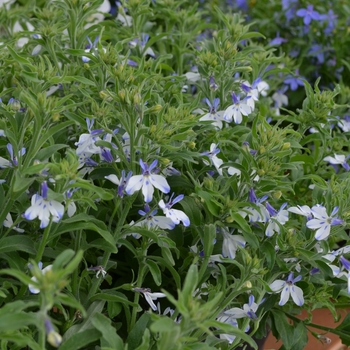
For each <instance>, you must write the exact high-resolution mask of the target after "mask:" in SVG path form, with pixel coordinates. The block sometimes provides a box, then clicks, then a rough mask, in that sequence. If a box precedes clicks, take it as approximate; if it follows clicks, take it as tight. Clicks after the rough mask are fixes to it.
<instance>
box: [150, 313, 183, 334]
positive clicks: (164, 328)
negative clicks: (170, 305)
mask: <svg viewBox="0 0 350 350" xmlns="http://www.w3.org/2000/svg"><path fill="white" fill-rule="evenodd" d="M175 327H179V325H178V324H177V323H175V322H174V320H173V319H171V318H170V317H161V318H160V319H159V320H157V321H155V322H153V323H152V324H151V326H150V329H151V331H152V332H153V333H158V332H159V333H163V332H171V330H172V328H175Z"/></svg>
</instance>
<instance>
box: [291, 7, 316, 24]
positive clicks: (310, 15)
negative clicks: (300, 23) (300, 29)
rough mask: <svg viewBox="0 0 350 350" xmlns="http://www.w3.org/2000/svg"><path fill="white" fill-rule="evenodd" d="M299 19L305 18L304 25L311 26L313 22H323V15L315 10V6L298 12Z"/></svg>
mask: <svg viewBox="0 0 350 350" xmlns="http://www.w3.org/2000/svg"><path fill="white" fill-rule="evenodd" d="M297 16H298V17H303V18H304V24H305V25H309V24H310V23H311V21H312V20H314V21H320V20H322V17H321V15H320V14H319V13H318V12H317V11H315V10H314V7H313V5H308V6H307V8H306V9H300V10H298V11H297Z"/></svg>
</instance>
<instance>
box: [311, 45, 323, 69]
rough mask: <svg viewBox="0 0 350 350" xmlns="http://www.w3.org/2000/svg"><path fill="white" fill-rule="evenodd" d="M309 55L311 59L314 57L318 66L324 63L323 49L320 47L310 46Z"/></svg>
mask: <svg viewBox="0 0 350 350" xmlns="http://www.w3.org/2000/svg"><path fill="white" fill-rule="evenodd" d="M309 55H310V56H312V57H316V59H317V61H318V63H319V64H323V63H324V61H325V55H324V49H323V47H322V46H321V45H318V44H314V45H311V48H310V50H309Z"/></svg>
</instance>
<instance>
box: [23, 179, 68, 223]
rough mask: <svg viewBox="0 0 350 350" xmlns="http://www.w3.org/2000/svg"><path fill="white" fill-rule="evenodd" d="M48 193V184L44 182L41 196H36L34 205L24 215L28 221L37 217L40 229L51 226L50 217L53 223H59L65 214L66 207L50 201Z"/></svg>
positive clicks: (33, 199)
mask: <svg viewBox="0 0 350 350" xmlns="http://www.w3.org/2000/svg"><path fill="white" fill-rule="evenodd" d="M47 192H48V186H47V182H46V181H44V182H43V183H42V184H41V196H40V195H39V194H34V195H33V196H32V205H31V206H30V207H29V208H28V209H27V210H26V211H25V213H24V214H23V216H24V217H25V218H26V219H27V220H34V219H35V218H36V217H37V218H38V219H39V220H40V228H45V227H46V226H47V225H48V224H49V222H50V216H52V221H53V222H58V221H59V220H61V219H62V216H63V213H64V206H63V205H62V204H61V203H59V202H57V201H55V200H53V199H52V200H49V199H48V198H47Z"/></svg>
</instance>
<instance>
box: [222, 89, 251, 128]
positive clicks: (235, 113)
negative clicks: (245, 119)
mask: <svg viewBox="0 0 350 350" xmlns="http://www.w3.org/2000/svg"><path fill="white" fill-rule="evenodd" d="M231 97H232V101H233V105H231V106H229V107H228V108H226V110H225V113H224V120H226V121H227V122H228V123H231V122H232V120H234V121H235V123H236V124H241V123H242V115H244V116H248V115H249V114H250V113H251V112H252V109H251V107H250V106H248V104H247V103H246V101H245V99H243V100H242V101H241V100H240V95H239V94H237V95H236V94H235V93H234V92H232V94H231Z"/></svg>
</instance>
